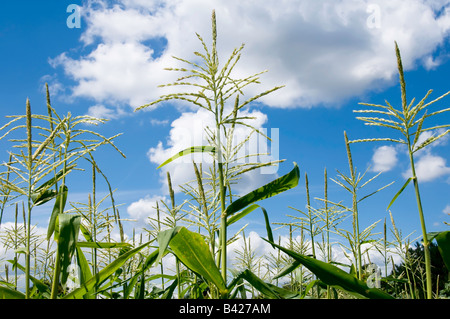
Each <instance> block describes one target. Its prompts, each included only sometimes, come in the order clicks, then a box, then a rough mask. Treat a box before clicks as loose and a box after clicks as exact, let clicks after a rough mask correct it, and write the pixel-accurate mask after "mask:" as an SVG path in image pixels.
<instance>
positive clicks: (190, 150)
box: [158, 146, 216, 169]
mask: <svg viewBox="0 0 450 319" xmlns="http://www.w3.org/2000/svg"><path fill="white" fill-rule="evenodd" d="M215 151H216V148H215V147H213V146H193V147H189V148H187V149H185V150H183V151H181V152H179V153H177V154H175V155H174V156H172V157H171V158H169V159H168V160H166V161H165V162H164V163H162V164H161V165H159V166H158V169H159V168H161V167H163V166H164V165H167V164H169V163H170V162H172V161H174V160H176V159H177V158H179V157H182V156H184V155H188V154H192V153H208V152H211V153H215Z"/></svg>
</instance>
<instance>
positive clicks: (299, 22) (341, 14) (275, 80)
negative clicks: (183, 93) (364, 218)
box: [52, 0, 450, 107]
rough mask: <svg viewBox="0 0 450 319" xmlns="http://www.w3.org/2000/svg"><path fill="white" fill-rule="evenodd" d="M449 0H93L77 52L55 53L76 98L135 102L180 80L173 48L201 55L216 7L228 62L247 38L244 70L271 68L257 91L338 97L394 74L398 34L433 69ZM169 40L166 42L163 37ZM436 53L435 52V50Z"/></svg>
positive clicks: (295, 100)
mask: <svg viewBox="0 0 450 319" xmlns="http://www.w3.org/2000/svg"><path fill="white" fill-rule="evenodd" d="M446 5H448V1H445V2H444V1H422V0H411V1H400V0H378V1H372V0H371V1H369V0H366V1H356V0H344V1H339V2H336V1H333V0H324V1H305V0H282V1H280V0H276V1H275V0H267V1H265V2H264V5H256V4H255V3H254V2H253V1H245V2H244V1H240V0H226V1H225V0H215V1H210V0H195V1H193V0H189V1H187V0H180V1H167V0H158V1H143V0H122V1H100V0H91V1H87V2H86V4H85V5H84V7H83V11H82V12H83V15H84V19H85V22H86V23H85V25H86V27H85V29H84V30H83V33H82V36H81V41H82V43H83V44H84V46H85V47H84V50H83V51H82V52H80V53H79V54H78V55H76V54H74V53H73V52H71V53H70V54H69V53H66V52H64V53H62V54H60V55H59V56H57V57H55V58H54V59H53V60H52V65H53V66H55V67H61V68H62V69H63V70H64V71H65V73H66V75H67V76H68V77H70V78H72V79H73V80H75V83H76V84H75V85H74V86H73V88H72V95H73V96H74V97H88V98H93V99H95V100H96V101H97V102H98V103H105V101H110V102H111V101H112V102H121V103H125V104H129V105H131V106H132V107H136V106H140V105H141V104H144V103H147V102H149V101H151V100H154V99H155V98H157V97H158V96H159V95H160V94H161V93H162V92H163V91H162V90H160V89H157V85H159V84H161V83H167V82H169V83H170V82H172V80H173V77H172V76H173V75H171V72H167V71H164V70H163V69H164V68H165V67H168V66H171V67H178V66H181V64H180V62H177V61H175V60H173V59H172V56H178V57H182V58H186V59H188V60H196V59H197V57H196V56H195V55H194V54H193V52H194V51H201V50H202V47H201V44H200V43H199V41H198V39H197V38H196V36H195V32H198V33H199V34H200V35H202V36H203V37H204V38H205V40H206V41H207V42H208V43H209V42H210V15H211V11H212V10H213V9H215V10H216V13H217V21H218V34H219V36H218V42H219V52H222V53H223V56H221V60H222V61H224V60H225V59H226V57H227V56H228V55H229V53H231V51H232V49H233V48H235V47H238V46H239V45H240V44H241V43H242V42H244V43H246V47H245V50H244V54H243V56H242V59H241V61H240V64H238V66H237V69H236V75H237V76H238V77H240V76H247V75H249V74H253V73H255V72H259V71H261V70H262V69H268V70H269V72H268V73H267V74H265V75H264V76H263V78H262V84H261V85H259V86H255V87H249V88H248V90H249V92H250V94H254V93H259V92H261V91H262V90H264V89H268V88H271V87H273V86H276V85H282V84H284V85H286V87H285V88H284V89H283V90H282V91H279V92H275V93H274V94H272V95H269V96H267V97H265V98H264V99H263V101H264V102H265V103H266V104H267V105H270V106H274V107H311V106H315V105H318V104H323V103H324V104H331V105H336V104H339V103H340V102H341V101H344V100H345V99H347V98H349V97H353V96H357V95H361V94H363V93H364V92H366V91H367V90H368V89H374V88H375V89H376V88H377V87H379V85H380V84H381V85H388V84H391V83H393V82H392V81H394V80H396V77H395V74H396V60H395V54H394V50H393V49H394V41H395V40H396V41H397V42H398V43H399V46H400V49H401V51H402V57H403V63H404V68H405V69H406V70H408V69H411V68H414V67H417V66H418V65H423V66H424V67H426V68H435V67H436V66H437V65H438V64H439V63H441V59H440V56H439V53H436V48H438V47H439V45H440V44H442V43H443V42H444V41H445V40H446V39H447V38H448V35H449V30H450V9H449V8H448V7H445V6H446ZM162 40H164V41H162ZM436 54H437V56H436Z"/></svg>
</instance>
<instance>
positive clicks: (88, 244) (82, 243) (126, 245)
mask: <svg viewBox="0 0 450 319" xmlns="http://www.w3.org/2000/svg"><path fill="white" fill-rule="evenodd" d="M77 247H80V248H104V249H111V248H129V247H131V245H130V244H129V243H110V242H86V241H79V242H77Z"/></svg>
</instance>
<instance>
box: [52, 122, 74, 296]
mask: <svg viewBox="0 0 450 319" xmlns="http://www.w3.org/2000/svg"><path fill="white" fill-rule="evenodd" d="M65 134H66V140H65V142H64V143H65V147H64V149H65V151H64V164H63V175H64V177H63V178H62V184H61V188H60V191H61V192H63V191H64V187H65V185H66V177H65V175H66V172H67V155H68V154H67V153H68V149H69V144H70V139H71V136H70V114H69V117H68V123H67V130H65ZM63 213H64V201H63V200H61V201H60V202H59V214H63ZM55 227H59V225H56V226H55ZM60 259H61V256H60V252H59V247H58V245H57V247H56V254H55V266H54V269H53V282H52V291H51V295H50V298H51V299H56V297H57V295H58V286H59V276H60V274H61V261H60Z"/></svg>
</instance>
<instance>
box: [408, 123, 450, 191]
mask: <svg viewBox="0 0 450 319" xmlns="http://www.w3.org/2000/svg"><path fill="white" fill-rule="evenodd" d="M444 132H445V130H443V129H438V130H432V131H425V132H423V133H422V134H420V136H419V138H418V140H417V145H420V144H422V143H423V142H425V141H426V140H427V139H429V138H430V137H433V136H439V135H440V134H442V133H444ZM448 139H449V137H448V134H447V135H445V136H443V137H441V138H440V139H438V140H437V141H435V142H433V143H432V144H429V145H427V146H426V147H424V148H423V149H421V150H419V151H417V152H416V153H415V156H416V162H415V166H416V174H417V178H418V179H419V180H420V181H423V182H430V181H433V180H435V179H438V178H440V177H443V176H446V175H450V167H448V166H447V161H446V159H445V158H444V157H442V156H439V155H436V154H435V153H436V150H437V148H438V147H439V146H442V145H446V144H447V142H448ZM403 177H405V178H409V177H411V168H409V169H408V170H407V171H405V172H403Z"/></svg>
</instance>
